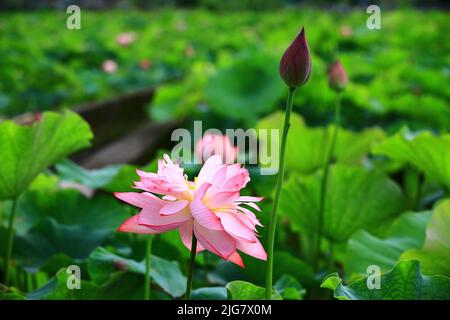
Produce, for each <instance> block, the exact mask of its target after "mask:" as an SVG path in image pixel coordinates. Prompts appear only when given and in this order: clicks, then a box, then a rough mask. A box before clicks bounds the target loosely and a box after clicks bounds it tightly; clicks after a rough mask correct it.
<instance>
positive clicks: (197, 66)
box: [148, 61, 213, 122]
mask: <svg viewBox="0 0 450 320" xmlns="http://www.w3.org/2000/svg"><path fill="white" fill-rule="evenodd" d="M212 70H213V67H212V66H211V64H210V63H209V62H204V61H202V62H196V63H194V64H193V65H192V66H191V68H190V70H189V73H188V76H187V77H186V78H185V79H183V80H182V81H181V82H179V83H171V84H166V85H164V86H161V87H159V88H158V89H157V90H156V93H155V97H154V99H153V100H152V102H151V104H150V105H149V108H148V111H149V113H150V115H151V117H152V119H153V120H155V121H160V122H162V121H169V120H173V119H179V118H185V117H187V116H189V115H192V113H194V112H195V111H196V110H197V107H198V105H199V104H200V103H201V102H202V101H204V89H203V88H204V87H205V85H206V83H207V81H208V76H209V75H210V74H211V72H212Z"/></svg>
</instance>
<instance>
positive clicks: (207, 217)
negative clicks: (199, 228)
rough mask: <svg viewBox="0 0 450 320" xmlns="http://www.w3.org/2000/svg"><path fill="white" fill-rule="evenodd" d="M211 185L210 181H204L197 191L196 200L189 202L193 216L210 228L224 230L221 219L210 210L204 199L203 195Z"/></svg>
mask: <svg viewBox="0 0 450 320" xmlns="http://www.w3.org/2000/svg"><path fill="white" fill-rule="evenodd" d="M210 186H211V185H210V184H209V183H204V184H203V185H201V186H200V188H199V189H198V190H197V191H196V192H195V195H194V200H193V201H191V202H190V203H189V207H190V209H191V213H192V216H193V217H194V220H195V221H196V222H197V223H199V224H201V225H203V226H204V227H206V228H209V229H213V230H223V227H222V224H221V223H220V219H219V218H218V217H217V216H216V215H215V214H214V212H212V211H211V210H209V209H208V208H207V207H206V206H205V204H204V203H203V201H202V199H203V196H204V195H205V193H206V191H207V190H208V188H209V187H210Z"/></svg>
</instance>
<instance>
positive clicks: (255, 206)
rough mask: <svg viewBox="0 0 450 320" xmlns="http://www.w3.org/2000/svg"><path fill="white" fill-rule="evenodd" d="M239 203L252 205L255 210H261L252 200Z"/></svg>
mask: <svg viewBox="0 0 450 320" xmlns="http://www.w3.org/2000/svg"><path fill="white" fill-rule="evenodd" d="M241 204H245V205H246V206H249V207H252V208H253V209H255V210H256V211H261V209H260V208H259V207H258V205H257V204H256V203H254V202H244V203H241Z"/></svg>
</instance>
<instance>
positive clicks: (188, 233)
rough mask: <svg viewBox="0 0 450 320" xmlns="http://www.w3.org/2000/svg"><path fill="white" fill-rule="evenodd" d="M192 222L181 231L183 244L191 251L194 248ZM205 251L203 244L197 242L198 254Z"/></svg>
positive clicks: (186, 224) (183, 226) (184, 225)
mask: <svg viewBox="0 0 450 320" xmlns="http://www.w3.org/2000/svg"><path fill="white" fill-rule="evenodd" d="M192 224H193V223H192V221H188V222H186V223H185V224H183V225H182V226H181V227H180V229H179V231H180V238H181V241H182V242H183V244H184V245H185V246H186V248H188V250H189V251H191V248H192V232H193V231H192ZM203 250H205V247H203V246H202V244H201V243H199V242H198V241H197V250H196V253H199V252H200V251H203Z"/></svg>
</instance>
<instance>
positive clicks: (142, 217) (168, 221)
mask: <svg viewBox="0 0 450 320" xmlns="http://www.w3.org/2000/svg"><path fill="white" fill-rule="evenodd" d="M161 202H162V205H161V206H160V207H159V208H147V207H145V208H144V209H142V211H141V213H140V214H139V216H138V222H139V224H144V225H146V226H149V227H150V228H152V229H155V230H158V231H160V232H164V231H168V230H173V229H177V228H179V227H180V226H181V225H183V224H184V223H185V222H186V221H187V220H188V219H191V218H192V217H191V215H190V213H189V210H188V209H187V208H186V209H184V210H182V211H180V212H178V213H176V214H171V215H168V216H162V215H160V214H159V213H160V210H161V208H162V206H163V205H165V204H166V202H165V201H162V200H161Z"/></svg>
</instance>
